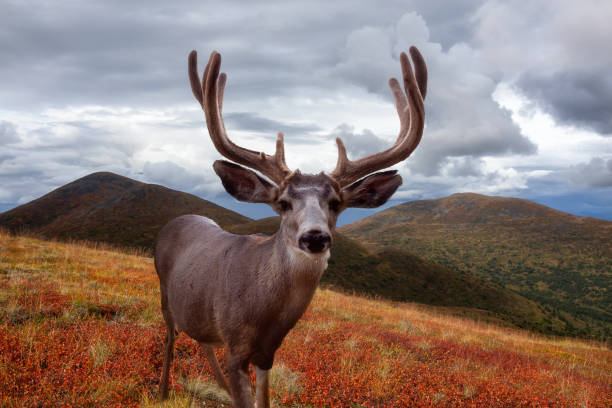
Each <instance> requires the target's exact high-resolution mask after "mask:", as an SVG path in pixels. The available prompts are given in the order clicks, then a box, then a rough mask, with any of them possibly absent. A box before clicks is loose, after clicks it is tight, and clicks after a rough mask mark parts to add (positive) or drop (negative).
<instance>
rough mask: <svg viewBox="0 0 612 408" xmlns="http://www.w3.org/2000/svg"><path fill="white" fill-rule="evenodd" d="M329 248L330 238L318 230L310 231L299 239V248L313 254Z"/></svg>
mask: <svg viewBox="0 0 612 408" xmlns="http://www.w3.org/2000/svg"><path fill="white" fill-rule="evenodd" d="M330 246H331V237H330V236H329V234H328V233H326V232H322V231H319V230H310V231H308V232H306V233H304V234H302V236H301V237H300V248H301V249H303V250H304V251H306V250H308V251H310V252H312V253H314V254H316V253H319V252H323V251H325V250H326V249H327V248H329V247H330Z"/></svg>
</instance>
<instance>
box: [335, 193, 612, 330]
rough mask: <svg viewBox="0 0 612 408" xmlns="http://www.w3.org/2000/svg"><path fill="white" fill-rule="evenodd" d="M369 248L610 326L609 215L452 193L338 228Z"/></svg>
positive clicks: (578, 326)
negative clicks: (404, 255) (410, 256)
mask: <svg viewBox="0 0 612 408" xmlns="http://www.w3.org/2000/svg"><path fill="white" fill-rule="evenodd" d="M341 231H342V232H343V233H344V234H346V235H347V236H349V237H352V238H354V239H359V240H361V241H362V242H364V243H365V244H366V245H368V246H369V247H370V248H379V249H382V248H395V249H398V250H408V251H411V252H414V253H418V254H419V255H420V256H422V257H424V258H425V259H427V260H429V261H431V262H435V263H438V264H440V265H444V266H446V267H448V268H451V269H454V270H457V271H460V272H463V273H468V274H470V275H472V276H477V277H481V278H483V279H487V280H489V281H491V282H494V283H496V284H498V285H501V286H503V287H505V288H508V289H511V290H513V291H515V292H516V293H520V294H521V295H523V296H526V297H527V298H529V299H531V300H534V301H536V302H538V303H541V304H542V305H544V306H545V309H546V311H547V313H548V314H549V316H550V317H549V320H550V321H547V322H545V325H548V326H553V325H555V324H556V322H555V321H561V322H562V324H563V326H564V331H565V332H566V333H568V334H573V335H580V336H590V337H595V338H599V339H609V338H610V336H611V334H612V292H611V288H612V222H609V221H603V220H597V219H594V218H588V217H577V216H573V215H571V214H566V213H563V212H560V211H556V210H553V209H550V208H547V207H545V206H542V205H538V204H535V203H532V202H529V201H526V200H520V199H508V198H501V197H487V196H480V195H476V194H456V195H453V196H451V197H448V198H444V199H439V200H423V201H414V202H409V203H405V204H402V205H399V206H396V207H392V208H389V209H387V210H385V211H382V212H380V213H378V214H375V215H373V216H370V217H368V218H365V219H363V220H360V221H358V222H356V223H354V224H351V225H348V226H345V227H343V228H341Z"/></svg>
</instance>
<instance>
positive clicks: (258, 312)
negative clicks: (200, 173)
mask: <svg viewBox="0 0 612 408" xmlns="http://www.w3.org/2000/svg"><path fill="white" fill-rule="evenodd" d="M410 55H411V58H412V63H413V64H414V72H413V70H412V66H411V64H410V61H409V59H408V56H407V55H406V53H401V55H400V64H401V69H402V76H403V90H402V87H401V86H400V83H399V82H398V80H397V79H395V78H391V79H390V80H389V87H390V89H391V91H392V94H393V96H394V99H395V106H396V109H397V113H398V115H399V119H400V130H399V135H398V137H397V140H396V141H395V143H394V144H393V146H391V147H390V148H388V149H387V150H384V151H381V152H378V153H375V154H372V155H370V156H366V157H363V158H361V159H357V160H349V158H348V156H347V150H346V147H345V145H344V143H343V141H342V140H341V139H340V138H337V139H336V143H337V148H338V160H337V163H336V167H335V169H334V170H333V171H332V172H331V173H329V174H327V173H325V172H323V171H322V172H320V173H319V174H306V173H301V172H300V170H299V169H296V170H291V169H290V168H289V167H288V166H287V164H286V161H285V150H284V136H283V134H282V133H280V132H279V133H278V137H277V139H276V151H275V153H274V155H268V154H266V153H263V152H256V151H253V150H250V149H247V148H244V147H241V146H238V145H236V144H235V143H234V142H232V141H231V140H230V138H229V137H228V135H227V131H226V128H225V123H224V120H223V116H222V108H223V94H224V90H225V84H226V80H227V76H226V74H225V73H220V67H221V55H220V54H219V53H218V52H216V51H213V52H212V53H211V55H210V58H209V61H208V64H207V65H206V68H205V69H204V74H203V77H202V80H201V81H200V78H199V76H198V68H197V52H196V51H195V50H194V51H192V52H191V53H190V54H189V58H188V73H189V80H190V84H191V89H192V92H193V94H194V96H195V98H196V99H197V101H198V102H199V103H200V105H201V107H202V109H203V111H204V115H205V118H206V125H207V127H208V132H209V135H210V138H211V139H212V142H213V144H214V146H215V148H216V149H217V151H218V152H219V153H220V154H221V155H222V156H224V157H225V158H226V159H228V160H230V161H225V160H217V161H215V162H214V164H213V169H214V171H215V173H216V174H217V176H218V177H219V178H220V179H221V183H222V184H223V187H224V188H225V190H226V191H227V193H229V194H230V195H231V196H233V197H234V198H235V199H237V200H239V201H245V202H251V203H265V204H268V205H270V206H271V207H272V209H273V210H274V211H275V212H276V213H278V214H279V215H280V228H279V229H278V231H277V232H276V233H275V234H273V235H272V236H262V235H260V234H255V235H234V234H231V233H229V232H226V231H224V230H223V229H221V228H220V227H219V226H218V225H217V224H216V223H215V222H214V221H213V220H211V219H209V218H206V217H203V216H198V215H183V216H180V217H177V218H175V219H173V220H171V221H170V222H168V224H166V225H165V226H164V227H163V228H162V229H161V230H160V232H159V233H158V236H157V239H156V244H155V262H154V263H155V269H156V271H157V274H158V277H159V282H160V291H161V310H162V314H163V317H164V320H165V323H166V326H167V335H166V342H165V350H164V358H163V367H162V374H161V379H160V394H161V399H162V400H163V399H166V398H167V397H168V377H169V371H170V366H171V363H172V360H173V353H174V343H175V339H176V337H177V335H178V333H179V330H180V331H182V332H184V333H185V334H186V335H187V336H189V337H191V338H192V339H194V340H195V341H196V342H198V344H199V345H200V348H201V349H202V350H203V352H204V354H205V355H206V358H207V360H208V362H209V364H210V367H211V369H212V372H213V377H214V379H215V381H216V382H217V384H218V385H219V386H220V387H221V388H223V389H225V390H226V391H227V392H228V393H229V395H230V396H231V399H232V401H233V406H234V407H237V408H246V407H249V408H252V407H253V406H254V404H255V403H256V406H257V407H258V408H269V406H270V397H269V373H270V369H271V368H272V365H273V362H274V354H275V352H276V350H277V349H278V348H279V347H280V345H281V343H282V341H283V339H284V338H285V336H286V335H287V334H288V332H289V331H290V330H291V329H292V328H293V327H294V325H295V324H296V323H297V321H298V320H299V319H300V318H301V317H302V315H303V314H304V312H305V311H306V309H307V307H308V305H309V304H310V301H311V300H312V298H313V295H314V293H315V290H316V288H317V286H318V283H319V280H320V279H321V276H322V274H323V272H324V271H325V269H326V268H327V263H328V259H329V257H330V248H331V246H332V232H333V231H334V228H335V225H336V221H337V219H338V215H339V214H340V213H341V212H342V211H343V210H345V209H346V208H349V207H357V208H376V207H379V206H381V205H383V204H384V203H385V202H387V200H388V199H389V198H390V197H391V196H392V195H393V194H394V193H395V191H396V190H397V189H398V187H399V186H400V185H401V184H402V178H401V176H400V175H399V174H397V171H396V170H386V171H380V172H379V170H383V169H386V168H388V167H391V166H393V165H395V164H397V163H400V162H402V161H403V160H405V159H406V158H408V156H410V154H411V153H412V152H413V151H414V150H415V149H416V147H417V146H418V144H419V142H420V141H421V137H422V134H423V129H424V126H425V108H424V103H423V101H424V98H425V94H426V91H427V67H426V65H425V60H424V59H423V57H422V55H421V54H420V52H419V51H418V49H417V48H416V47H410ZM243 166H244V167H243ZM255 171H257V172H259V173H261V175H263V176H265V177H266V178H267V179H266V178H264V177H262V176H260V175H259V174H257V173H255ZM220 347H223V348H225V350H226V370H227V375H228V379H229V381H228V380H227V379H226V377H225V375H224V373H223V370H222V369H221V367H220V365H219V361H218V360H217V357H216V354H215V348H220ZM251 365H252V366H254V368H255V397H254V395H253V390H252V388H251V387H252V386H251V382H250V376H249V368H250V366H251Z"/></svg>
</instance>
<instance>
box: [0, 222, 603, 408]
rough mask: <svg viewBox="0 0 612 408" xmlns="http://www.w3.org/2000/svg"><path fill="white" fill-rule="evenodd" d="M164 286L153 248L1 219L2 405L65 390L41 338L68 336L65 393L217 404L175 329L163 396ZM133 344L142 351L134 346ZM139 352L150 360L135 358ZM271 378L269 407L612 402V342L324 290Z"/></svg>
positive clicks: (144, 402) (152, 403) (203, 371)
mask: <svg viewBox="0 0 612 408" xmlns="http://www.w3.org/2000/svg"><path fill="white" fill-rule="evenodd" d="M158 285H159V284H158V281H157V277H156V274H155V271H154V268H153V264H152V260H151V258H148V257H142V256H139V255H138V254H134V253H130V252H127V253H126V252H119V251H116V250H110V249H107V248H105V247H95V246H94V245H91V244H78V243H77V244H75V243H60V242H51V241H42V240H38V239H34V238H30V237H24V236H12V235H10V234H7V233H6V232H4V231H2V230H0V334H2V336H4V337H3V338H4V339H5V340H4V341H5V342H8V343H1V342H0V347H2V346H3V344H4V347H6V348H3V349H1V351H2V354H0V380H4V381H6V382H7V384H9V385H11V384H12V385H11V387H12V388H10V387H8V386H7V388H6V390H9V389H10V390H13V391H6V395H4V394H3V391H0V405H1V406H24V405H23V404H26V405H29V404H30V405H31V404H34V402H33V401H38V402H41V401H42V402H44V401H47V402H48V403H49V404H51V402H49V401H51V400H52V399H53V398H59V397H58V395H59V394H58V393H57V392H56V391H57V390H53V389H48V390H47V391H48V392H45V393H42V394H41V392H40V390H41V389H42V387H43V384H47V383H46V382H45V381H50V382H49V384H52V383H53V382H52V381H56V380H53V378H56V376H61V373H60V372H59V371H58V372H55V371H49V370H55V368H52V367H55V366H54V365H53V361H50V360H49V359H50V358H52V357H53V356H54V355H53V354H45V351H44V350H45V341H51V340H47V339H57V338H62V339H64V340H63V341H68V342H71V344H74V348H75V349H74V350H73V351H71V352H69V354H68V355H58V356H57V358H58V359H60V360H61V361H62V364H64V365H65V364H68V365H69V366H70V367H72V368H73V369H75V370H76V368H75V367H81V369H82V367H85V368H87V370H86V371H87V372H88V373H89V374H88V378H86V379H84V380H83V381H85V382H86V383H85V384H72V385H71V387H72V388H70V389H66V390H64V391H62V392H64V393H65V394H66V398H69V397H70V396H71V395H74V396H75V397H74V398H77V396H78V397H79V398H82V403H83V404H85V403H88V404H94V405H95V404H96V401H97V403H98V404H100V405H105V404H110V405H113V404H115V405H116V404H119V403H120V404H123V405H131V406H136V405H140V406H144V407H158V406H159V407H187V406H224V405H223V404H226V403H227V399H225V400H224V399H223V397H222V396H219V395H221V394H222V393H219V392H220V390H218V389H217V388H216V386H214V384H213V383H212V377H211V376H210V371H209V369H208V367H207V365H206V363H205V362H204V359H203V358H201V354H200V353H199V352H198V348H197V345H196V343H195V342H192V341H190V340H189V339H187V338H186V337H185V336H183V335H181V336H179V341H178V345H177V357H176V361H175V364H174V368H173V374H172V376H173V378H174V379H175V380H174V381H173V383H172V384H173V385H172V393H171V398H170V400H169V401H168V402H166V403H164V404H158V401H157V382H158V376H159V373H160V369H161V353H160V351H161V346H162V342H163V337H164V329H163V325H162V319H161V313H160V311H159V289H158ZM90 333H93V334H90ZM13 335H14V336H15V339H14V340H11V339H12V338H13V337H12V336H13ZM1 339H2V338H0V340H1ZM140 343H146V344H145V346H146V347H145V346H143V347H144V349H146V350H148V351H146V352H145V354H138V355H135V353H137V352H136V351H133V350H136V347H137V346H138V345H140ZM11 345H12V346H11ZM47 345H49V344H47ZM53 346H55V344H53ZM11 347H12V348H11ZM15 347H19V353H21V354H19V355H22V356H27V358H28V361H27V364H29V365H30V367H39V368H37V369H39V370H41V371H40V374H39V375H38V376H33V377H32V378H31V379H30V380H29V381H32V384H31V386H32V389H33V390H38V391H37V392H38V393H39V396H38V397H37V398H38V399H36V398H34V399H28V398H29V397H28V396H27V395H25V394H24V389H23V384H18V383H12V382H14V381H16V378H17V374H16V373H17V371H16V370H17V369H18V368H19V367H20V366H19V364H22V363H23V361H22V360H12V357H11V355H12V354H11V353H14V352H15V350H14V349H15ZM139 353H143V352H142V351H140V352H139ZM15 361H21V362H15ZM143 361H145V362H147V361H148V363H146V364H144V363H143ZM138 364H141V365H142V364H144V365H143V367H144V368H138V369H137V368H135V367H137V366H138ZM41 367H42V368H41ZM46 367H48V368H46ZM58 367H59V365H58ZM28 370H31V368H29V369H28ZM58 370H59V369H58ZM138 370H141V371H138ZM142 370H144V371H142ZM118 374H121V375H120V376H118ZM23 375H24V376H27V375H28V374H27V372H24V373H23ZM143 375H144V376H143ZM46 376H48V377H49V378H50V379H47V377H46ZM89 377H91V378H89ZM27 378H30V377H27ZM58 378H59V377H58ZM271 382H272V384H273V390H274V391H273V393H272V396H273V401H274V403H275V404H276V405H277V406H322V405H328V406H347V407H348V406H373V405H376V404H377V403H376V402H374V401H379V402H380V401H383V402H380V403H381V404H383V405H394V404H400V405H401V403H400V402H398V401H404V400H406V401H413V403H414V404H415V405H414V406H419V404H420V405H422V406H431V405H434V406H469V404H470V403H475V404H480V403H482V401H495V396H496V395H497V398H500V399H502V400H503V399H504V398H505V399H509V398H514V399H513V400H512V401H519V402H520V401H523V400H524V401H526V402H525V404H526V405H525V406H528V404H529V403H533V404H535V403H534V402H533V401H536V399H537V400H538V401H548V402H547V403H541V404H540V405H537V404H535V405H534V406H564V407H571V406H572V407H573V406H584V407H599V406H601V407H604V406H608V405H609V404H608V403H609V402H612V397H611V396H610V394H612V352H611V351H610V349H609V348H608V347H607V346H606V345H605V344H602V343H597V342H589V341H583V340H577V339H570V338H553V337H543V336H540V335H536V334H532V333H529V332H526V331H520V330H514V329H510V328H507V327H500V326H495V325H493V324H487V323H482V322H477V321H473V320H469V319H465V318H459V317H452V316H449V315H445V314H443V313H441V312H440V311H439V310H438V309H435V308H430V307H425V306H423V305H418V304H406V303H404V304H402V303H395V302H388V301H383V300H377V299H369V298H365V297H358V296H352V295H347V294H343V293H339V292H336V291H333V290H329V289H321V290H317V293H316V294H315V297H314V299H313V302H312V304H311V306H310V308H309V310H308V311H307V312H306V314H305V316H304V318H303V319H302V320H301V321H300V322H299V323H298V324H297V325H296V327H295V328H294V330H293V331H292V332H291V333H290V334H289V336H288V337H287V338H286V339H285V341H284V343H283V345H282V346H281V348H280V349H279V351H278V353H277V359H276V363H275V366H274V369H273V372H272V375H271ZM66 387H67V385H66ZM28 389H29V388H28ZM338 390H342V391H338ZM13 392H15V393H17V394H14V393H13ZM19 392H21V394H20V395H18V394H19ZM71 393H73V394H71ZM41 398H42V399H41ZM531 399H533V400H531ZM53 401H60V402H57V403H55V404H54V405H62V403H61V401H63V400H61V399H60V400H53ZM415 401H416V402H415ZM529 401H531V402H529ZM64 402H65V401H64ZM519 402H517V404H518V405H519V406H520V405H521V404H520V403H519ZM20 404H21V405H20ZM490 404H491V405H490V406H501V405H496V403H494V402H490ZM43 405H44V403H43ZM52 405H53V404H52ZM481 406H482V405H481ZM529 406H530V405H529Z"/></svg>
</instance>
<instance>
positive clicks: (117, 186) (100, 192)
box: [0, 173, 583, 335]
mask: <svg viewBox="0 0 612 408" xmlns="http://www.w3.org/2000/svg"><path fill="white" fill-rule="evenodd" d="M388 211H389V210H387V211H385V212H383V213H382V214H386V213H387V212H388ZM182 214H201V215H205V216H208V217H210V218H212V219H214V220H215V221H216V222H217V223H219V224H220V225H221V226H222V227H224V228H226V229H228V230H230V231H232V232H234V233H239V234H251V233H265V234H268V235H271V234H273V233H274V232H275V231H276V230H277V229H278V226H279V219H278V217H272V218H267V219H263V220H257V221H253V220H250V219H249V218H247V217H244V216H242V215H239V214H237V213H234V212H232V211H229V210H227V209H225V208H223V207H220V206H218V205H215V204H213V203H210V202H208V201H206V200H203V199H200V198H198V197H195V196H193V195H190V194H186V193H182V192H179V191H176V190H171V189H168V188H165V187H162V186H159V185H152V184H145V183H141V182H138V181H135V180H131V179H129V178H126V177H122V176H118V175H116V174H112V173H94V174H91V175H89V176H86V177H83V178H81V179H79V180H76V181H74V182H72V183H69V184H67V185H65V186H63V187H60V188H58V189H56V190H54V191H52V192H50V193H49V194H47V195H45V196H43V197H41V198H39V199H37V200H34V201H32V202H30V203H27V204H24V205H22V206H20V207H17V208H15V209H13V210H10V211H7V212H5V213H3V214H0V226H3V227H5V228H7V229H9V230H10V231H12V232H20V231H28V232H31V233H34V234H35V235H37V236H41V237H45V238H54V239H60V240H68V239H76V240H88V241H100V242H106V243H110V244H112V245H114V246H119V247H142V248H146V249H149V250H152V249H153V244H154V239H155V236H156V234H157V232H158V231H159V229H160V228H161V227H162V226H163V225H164V224H165V223H166V222H167V221H169V220H170V219H172V218H174V217H176V216H179V215H182ZM375 217H376V216H374V218H373V217H370V218H368V219H367V220H372V219H375ZM394 217H395V215H394ZM422 217H423V220H425V219H427V217H431V215H423V216H422ZM491 217H492V218H491V219H496V218H495V215H494V214H492V215H491ZM474 222H475V221H474V219H472V220H467V221H465V223H467V224H466V225H476V224H474ZM379 224H380V226H382V227H383V229H384V230H385V233H384V234H381V235H382V236H384V235H385V234H388V231H387V230H391V231H395V229H396V228H397V227H398V226H399V230H398V231H400V232H401V233H403V232H404V230H403V227H402V225H403V221H402V220H401V218H400V219H398V220H397V221H396V219H395V218H387V217H386V215H384V216H383V217H382V218H381V221H380V222H379V223H378V224H376V225H379ZM363 225H374V224H369V223H368V221H360V222H358V223H356V224H355V225H354V226H348V227H344V228H342V229H341V230H342V231H346V233H344V232H341V233H337V234H336V235H335V241H334V245H333V248H332V257H331V258H330V260H329V269H328V270H327V271H326V273H325V274H324V276H323V283H324V284H327V285H333V286H334V287H337V288H342V290H344V291H348V292H356V293H364V294H368V295H373V296H380V297H384V298H387V299H391V300H396V301H411V302H419V303H424V304H429V305H434V306H437V307H441V308H445V310H446V311H448V312H449V313H453V314H456V315H469V316H472V317H474V318H477V319H480V320H485V321H495V322H498V323H499V322H505V324H510V325H514V326H517V327H522V328H528V329H531V330H536V331H540V332H544V333H550V334H560V335H563V334H567V333H568V330H567V328H568V327H570V328H572V330H573V328H574V327H578V326H579V325H580V324H582V321H578V322H577V321H575V320H574V319H573V318H572V317H571V316H569V315H566V314H562V313H559V312H558V311H557V310H556V309H555V308H554V307H552V306H550V305H549V306H548V307H543V306H542V305H541V304H539V303H538V301H539V299H537V298H536V299H534V298H532V300H529V299H527V298H526V297H524V296H523V295H521V294H520V293H517V292H516V291H513V290H512V289H514V288H513V287H504V284H505V282H504V281H502V280H499V279H498V280H495V279H491V278H490V277H489V276H487V275H486V274H480V275H479V274H475V273H473V271H471V270H463V269H461V268H455V267H453V264H452V262H449V261H448V260H446V259H436V258H427V257H425V258H424V257H423V255H421V254H424V255H427V252H426V251H423V248H421V247H416V248H411V247H406V246H402V245H397V242H394V239H391V240H390V241H385V242H381V243H380V244H379V245H376V243H375V242H374V240H373V239H371V236H370V235H368V234H367V233H362V232H360V233H358V234H354V233H353V231H354V230H353V227H359V226H363ZM393 233H394V234H398V233H396V232H393ZM378 234H379V232H375V233H374V236H375V238H379V237H376V235H378ZM398 236H399V235H398ZM457 245H459V244H457ZM417 253H418V254H419V255H418V256H417V255H415V254H417ZM568 325H569V326H568ZM569 332H571V333H573V332H572V331H571V330H570V331H569ZM574 334H583V333H582V332H579V333H574Z"/></svg>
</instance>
